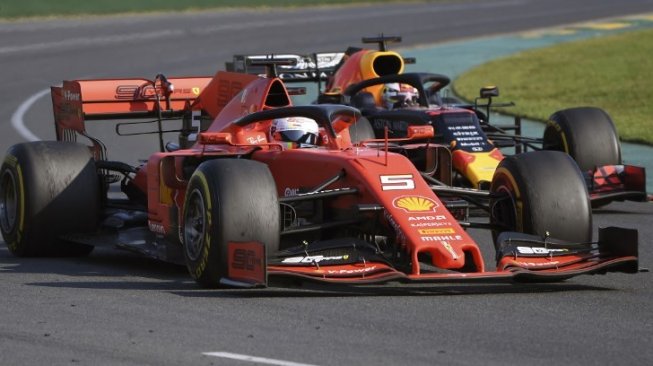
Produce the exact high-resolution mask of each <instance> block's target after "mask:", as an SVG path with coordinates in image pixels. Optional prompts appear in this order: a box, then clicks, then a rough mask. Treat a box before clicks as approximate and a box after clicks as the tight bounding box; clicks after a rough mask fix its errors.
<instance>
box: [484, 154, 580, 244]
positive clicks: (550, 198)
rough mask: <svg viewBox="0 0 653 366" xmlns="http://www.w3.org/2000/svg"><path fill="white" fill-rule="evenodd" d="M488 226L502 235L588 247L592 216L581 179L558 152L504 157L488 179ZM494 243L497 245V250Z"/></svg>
mask: <svg viewBox="0 0 653 366" xmlns="http://www.w3.org/2000/svg"><path fill="white" fill-rule="evenodd" d="M490 192H491V194H492V196H493V198H492V199H491V200H490V209H491V211H490V221H491V223H492V224H493V225H495V227H496V228H497V229H495V230H493V237H494V239H495V241H496V238H497V236H498V235H499V233H500V232H502V231H517V232H523V233H527V234H534V235H539V236H541V237H544V236H549V235H550V236H551V237H553V238H557V239H562V240H568V241H572V242H588V241H590V240H591V238H592V211H591V206H590V201H589V196H588V194H587V188H586V186H585V183H584V180H583V177H582V174H581V172H580V170H579V169H578V167H577V166H576V164H575V163H574V161H573V160H572V159H571V158H570V157H569V156H568V155H566V154H564V153H561V152H558V151H536V152H528V153H524V154H519V155H513V156H508V157H506V158H505V159H503V160H502V161H501V163H499V166H498V167H497V170H496V171H495V173H494V176H493V178H492V185H491V187H490ZM496 244H497V243H495V245H496Z"/></svg>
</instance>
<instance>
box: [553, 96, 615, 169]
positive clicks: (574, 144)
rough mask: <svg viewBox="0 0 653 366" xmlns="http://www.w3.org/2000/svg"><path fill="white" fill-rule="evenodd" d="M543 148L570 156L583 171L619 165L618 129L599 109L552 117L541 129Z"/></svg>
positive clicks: (557, 114)
mask: <svg viewBox="0 0 653 366" xmlns="http://www.w3.org/2000/svg"><path fill="white" fill-rule="evenodd" d="M543 148H544V149H545V150H556V151H562V152H565V153H567V154H569V155H570V156H571V157H572V158H574V160H575V161H576V163H577V164H578V167H579V168H580V170H581V171H584V172H585V171H590V170H593V169H594V168H595V167H597V166H602V165H617V164H621V145H620V143H619V137H618V135H617V130H616V128H615V127H614V123H613V122H612V119H611V118H610V116H609V115H608V114H607V113H606V112H605V111H603V110H602V109H600V108H594V107H579V108H570V109H564V110H561V111H558V112H555V113H554V114H552V115H551V117H549V121H548V122H547V126H546V128H545V129H544V138H543Z"/></svg>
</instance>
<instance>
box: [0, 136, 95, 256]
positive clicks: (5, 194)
mask: <svg viewBox="0 0 653 366" xmlns="http://www.w3.org/2000/svg"><path fill="white" fill-rule="evenodd" d="M99 207H100V184H99V178H98V175H97V172H96V169H95V162H94V160H93V157H92V155H91V153H90V151H89V149H88V148H87V147H86V146H84V145H80V144H76V143H69V142H57V141H39V142H29V143H22V144H17V145H14V146H12V147H11V148H9V150H8V151H7V155H6V157H5V160H4V162H3V164H2V168H0V229H1V231H2V236H3V238H4V240H5V242H6V243H7V247H8V248H9V251H10V252H11V253H12V254H14V255H16V256H20V257H24V256H51V255H57V256H81V255H87V254H89V253H90V252H91V251H92V250H93V247H92V246H89V245H83V244H77V243H69V242H65V241H63V240H61V237H62V236H65V235H66V234H78V233H87V232H92V231H94V230H96V228H97V225H98V212H99Z"/></svg>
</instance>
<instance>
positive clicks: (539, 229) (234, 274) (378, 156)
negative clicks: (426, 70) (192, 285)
mask: <svg viewBox="0 0 653 366" xmlns="http://www.w3.org/2000/svg"><path fill="white" fill-rule="evenodd" d="M278 63H279V62H274V61H267V62H263V64H264V65H265V66H266V67H268V69H270V70H272V69H274V68H275V67H276V66H278V65H277V64H278ZM258 64H261V62H258ZM289 91H290V92H289ZM292 92H293V90H292V89H290V90H289V88H287V87H286V86H285V84H284V82H283V81H282V80H281V79H280V78H278V77H276V75H275V73H274V71H273V70H272V71H270V72H269V74H268V75H267V76H265V77H259V76H254V75H249V74H244V73H231V72H224V71H219V72H218V73H217V74H216V75H215V76H213V77H174V78H173V77H170V78H167V77H165V76H163V75H157V77H156V78H155V79H154V80H147V79H102V80H73V81H65V82H64V83H63V85H62V86H56V87H52V100H53V109H54V120H55V128H56V132H57V133H56V136H57V140H56V141H40V142H29V143H19V144H16V145H14V146H12V147H10V148H9V150H8V151H7V154H6V157H5V159H4V162H3V164H2V168H1V169H0V229H1V231H2V235H3V238H4V240H5V242H6V244H7V246H8V248H9V250H10V252H11V253H13V254H14V255H16V256H42V255H62V254H64V255H85V254H88V253H89V252H90V251H91V250H92V249H93V246H97V245H113V246H117V247H119V248H123V249H128V250H132V251H136V252H138V253H141V254H143V255H146V256H148V257H152V258H156V259H160V260H164V261H169V262H174V263H182V264H185V265H186V266H187V268H188V271H189V273H190V275H191V276H192V277H193V278H194V279H195V280H196V281H197V282H198V283H199V284H200V285H201V286H205V287H220V286H230V287H231V286H235V287H260V286H266V285H267V284H268V279H269V278H272V277H291V278H298V279H306V280H314V281H321V282H330V283H346V284H367V283H384V282H388V281H396V282H436V283H437V282H458V281H559V280H564V279H567V278H570V277H573V276H576V275H580V274H604V273H607V272H626V273H635V272H637V271H638V254H637V248H638V238H637V231H636V230H632V229H624V228H617V227H609V228H603V229H600V231H599V233H598V240H596V241H594V240H592V238H593V233H592V225H591V208H590V202H589V199H588V195H587V189H586V185H585V183H584V181H583V178H582V174H581V173H580V171H579V169H578V167H577V165H576V164H575V163H574V161H573V160H572V159H571V158H570V157H569V156H568V155H567V154H564V153H562V152H558V151H536V152H528V153H523V154H519V155H515V156H510V157H506V158H504V159H502V160H501V161H500V162H499V163H498V166H497V168H496V169H495V171H494V173H493V176H492V179H491V184H490V187H489V189H488V190H487V191H479V190H474V189H466V188H459V189H457V192H456V195H455V196H456V198H450V197H448V196H446V195H441V194H440V193H441V192H442V191H443V187H442V186H440V185H438V184H434V183H433V182H432V181H433V179H432V177H431V174H432V172H431V170H433V166H434V165H437V164H438V162H440V161H444V160H446V159H443V158H442V156H441V155H440V152H441V150H440V149H439V148H438V147H434V146H433V144H430V143H428V142H427V143H417V142H418V141H424V140H425V139H426V140H428V139H431V138H433V137H434V128H433V126H430V125H423V124H419V125H418V124H415V125H411V126H409V127H408V128H407V129H406V134H405V136H403V137H401V138H385V139H382V140H380V141H376V142H374V143H375V144H376V145H375V146H373V147H370V146H366V145H365V144H355V143H353V142H352V140H353V137H352V136H353V135H355V134H356V131H355V126H356V125H357V123H358V122H359V121H360V120H361V118H362V117H361V114H360V112H359V111H358V110H357V109H355V108H352V107H350V106H345V105H338V104H323V105H310V106H293V105H292V102H291V99H290V94H292ZM143 118H145V119H147V121H143V120H142V119H143ZM115 120H127V121H128V122H121V123H128V124H129V125H128V126H131V125H132V124H138V123H144V124H145V126H151V125H154V126H156V128H154V129H153V130H152V131H150V132H151V133H152V134H154V135H157V136H158V137H159V148H160V149H159V151H155V152H152V153H151V155H150V156H149V157H147V158H146V161H145V162H144V163H143V164H140V165H136V166H134V165H130V164H127V163H125V162H121V161H111V160H108V159H107V156H108V153H107V150H106V146H105V144H104V143H103V142H102V141H100V139H99V138H98V137H97V136H92V135H91V133H90V132H89V130H88V129H87V122H91V121H95V123H100V124H101V123H107V121H115ZM279 121H284V123H283V124H282V123H281V122H279ZM297 121H310V123H311V126H312V127H310V128H307V129H304V130H302V129H301V128H299V127H297V126H299V122H297ZM170 123H177V124H178V126H180V127H178V128H176V129H175V130H174V131H176V133H178V136H179V139H178V141H177V142H174V143H167V144H166V143H165V142H164V139H163V136H164V133H165V132H169V131H170V129H169V128H168V127H167V126H169V124H170ZM203 125H205V126H203ZM121 126H125V125H121V124H119V125H117V127H116V132H118V133H119V134H120V132H121ZM280 126H284V128H285V130H283V131H282V130H281V127H280ZM293 126H294V127H293ZM293 128H295V129H294V130H293ZM307 131H308V135H307ZM309 135H310V136H309ZM413 142H415V146H414V149H413V152H412V153H413V155H414V157H418V156H421V159H422V161H423V164H422V165H416V164H415V163H414V162H413V161H412V160H411V159H409V158H408V157H407V156H406V155H405V154H403V153H397V152H394V151H392V150H393V149H392V148H391V147H392V145H393V144H398V143H403V144H411V143H413ZM371 143H372V142H370V144H371ZM553 168H555V171H556V176H557V180H558V182H559V184H564V185H565V187H566V190H565V192H564V194H561V193H560V192H559V191H558V190H557V189H555V188H552V187H548V186H547V185H546V184H543V183H542V182H543V180H544V175H543V173H542V172H543V171H546V170H549V169H553ZM445 188H446V187H445ZM460 197H465V198H467V199H468V200H469V201H474V200H475V199H483V200H487V201H488V202H489V203H481V204H480V205H481V206H483V207H484V208H485V209H487V210H488V211H489V212H490V215H488V217H489V219H488V220H487V222H468V221H464V220H459V219H457V217H456V213H455V212H456V210H457V207H458V205H459V204H460V202H459V198H460ZM469 227H477V228H485V229H488V230H491V231H492V232H493V238H494V248H495V252H494V253H493V257H495V258H496V261H495V262H494V263H485V261H484V258H483V255H482V253H481V249H480V245H479V244H478V243H477V242H476V241H475V240H474V239H473V238H472V237H471V236H470V235H469V233H468V232H467V230H466V229H467V228H469Z"/></svg>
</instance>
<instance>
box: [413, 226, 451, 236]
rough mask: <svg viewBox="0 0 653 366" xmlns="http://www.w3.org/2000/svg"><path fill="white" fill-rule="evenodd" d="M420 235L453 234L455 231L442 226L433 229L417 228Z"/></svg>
mask: <svg viewBox="0 0 653 366" xmlns="http://www.w3.org/2000/svg"><path fill="white" fill-rule="evenodd" d="M417 232H419V233H420V234H422V235H440V234H453V233H455V232H456V230H454V229H453V228H452V227H443V228H435V229H419V230H417Z"/></svg>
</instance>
